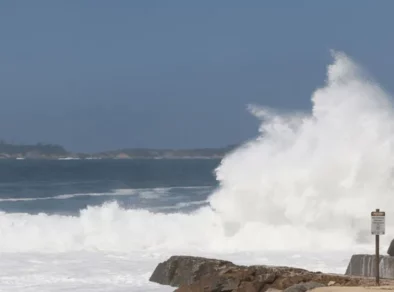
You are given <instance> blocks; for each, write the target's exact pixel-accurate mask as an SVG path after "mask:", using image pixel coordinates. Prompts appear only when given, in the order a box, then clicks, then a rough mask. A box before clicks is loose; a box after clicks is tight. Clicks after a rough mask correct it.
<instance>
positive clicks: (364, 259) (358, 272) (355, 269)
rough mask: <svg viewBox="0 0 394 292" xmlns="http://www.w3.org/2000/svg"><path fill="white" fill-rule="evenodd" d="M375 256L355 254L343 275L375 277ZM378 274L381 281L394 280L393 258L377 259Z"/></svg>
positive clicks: (381, 257) (382, 257) (383, 257)
mask: <svg viewBox="0 0 394 292" xmlns="http://www.w3.org/2000/svg"><path fill="white" fill-rule="evenodd" d="M375 270H376V268H375V255H368V254H356V255H353V256H352V258H351V259H350V262H349V265H348V267H347V270H346V273H345V275H349V276H362V277H375ZM379 273H380V278H382V279H394V257H390V256H380V257H379Z"/></svg>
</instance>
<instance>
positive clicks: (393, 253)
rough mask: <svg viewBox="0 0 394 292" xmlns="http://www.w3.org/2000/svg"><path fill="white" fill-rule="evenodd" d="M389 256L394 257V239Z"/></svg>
mask: <svg viewBox="0 0 394 292" xmlns="http://www.w3.org/2000/svg"><path fill="white" fill-rule="evenodd" d="M387 254H388V255H389V256H392V257H394V239H393V240H392V241H391V243H390V246H389V249H388V250H387Z"/></svg>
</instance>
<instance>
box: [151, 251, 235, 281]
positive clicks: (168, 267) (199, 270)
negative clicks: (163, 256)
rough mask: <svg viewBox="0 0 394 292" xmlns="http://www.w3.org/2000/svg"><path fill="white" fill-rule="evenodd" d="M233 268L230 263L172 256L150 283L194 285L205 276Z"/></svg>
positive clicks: (152, 277) (157, 269) (161, 264)
mask: <svg viewBox="0 0 394 292" xmlns="http://www.w3.org/2000/svg"><path fill="white" fill-rule="evenodd" d="M232 266H234V264H233V263H231V262H228V261H221V260H214V259H206V258H199V257H187V256H172V257H170V258H169V259H168V260H167V261H165V262H164V263H160V264H159V265H158V266H157V267H156V269H155V271H154V272H153V274H152V276H151V277H150V279H149V281H151V282H155V283H158V284H162V285H170V286H173V287H179V286H180V285H181V284H192V283H194V282H196V281H197V280H198V279H200V278H201V276H203V275H207V274H212V273H215V272H217V271H220V270H222V269H224V268H229V267H232Z"/></svg>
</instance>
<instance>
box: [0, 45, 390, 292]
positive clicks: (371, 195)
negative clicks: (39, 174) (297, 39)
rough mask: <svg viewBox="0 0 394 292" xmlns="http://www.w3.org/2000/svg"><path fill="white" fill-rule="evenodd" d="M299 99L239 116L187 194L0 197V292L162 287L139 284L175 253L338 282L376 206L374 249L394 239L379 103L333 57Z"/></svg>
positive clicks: (386, 101) (142, 190)
mask: <svg viewBox="0 0 394 292" xmlns="http://www.w3.org/2000/svg"><path fill="white" fill-rule="evenodd" d="M312 90H313V89H312ZM311 101H312V109H311V111H310V112H304V113H302V112H287V113H283V112H280V111H275V110H273V109H268V108H265V107H260V106H251V107H250V108H249V109H250V111H251V113H252V114H254V115H255V116H256V117H257V118H258V119H259V120H261V125H260V128H259V133H258V135H257V137H256V138H255V139H253V140H251V141H248V142H246V143H245V144H244V145H242V146H241V147H239V148H238V149H236V150H234V151H233V152H231V153H229V154H228V155H227V156H226V157H224V159H223V160H222V161H220V162H218V165H214V167H213V166H212V165H210V166H209V167H212V170H215V172H214V174H215V179H216V182H215V183H213V182H212V181H209V179H208V177H207V178H204V179H201V181H198V183H197V184H194V185H191V183H186V182H185V180H182V178H181V177H180V175H181V172H179V174H177V175H179V181H180V182H181V181H183V182H184V183H186V185H182V186H173V185H171V186H164V187H163V186H156V187H152V188H148V187H138V186H137V187H135V188H119V187H117V186H116V185H114V187H113V188H112V189H109V190H105V191H97V192H88V193H84V192H81V193H68V192H63V190H59V189H58V188H59V186H58V185H56V186H55V185H54V187H53V190H55V189H56V190H57V192H56V193H54V194H52V193H51V194H50V195H48V194H41V193H40V192H38V191H37V195H35V196H33V195H31V196H30V195H29V196H27V195H26V193H28V192H29V188H28V187H24V188H23V190H22V191H20V192H19V191H18V195H17V196H14V197H12V196H8V197H7V196H5V197H4V196H3V197H0V207H1V210H2V212H1V213H0V291H10V292H11V291H31V292H33V291H34V292H36V291H40V292H41V291H172V290H173V289H172V288H168V287H164V286H160V285H156V284H154V283H149V281H148V278H149V276H150V275H151V273H152V271H153V269H154V268H155V266H156V265H157V264H158V263H159V262H160V261H163V260H165V259H166V258H167V257H169V256H170V255H174V254H187V255H201V256H206V257H217V258H221V259H227V260H232V261H234V262H235V263H238V264H272V265H291V266H297V267H300V268H306V269H310V270H320V271H327V272H336V273H343V272H344V271H345V269H346V265H347V263H348V260H349V259H350V256H351V255H352V254H353V253H358V252H366V253H372V252H373V251H374V245H373V242H374V237H373V236H371V234H370V212H371V211H373V210H374V209H375V208H380V209H382V210H384V211H386V214H387V216H386V217H387V218H386V234H387V235H385V236H382V239H381V247H382V249H383V250H385V249H386V248H387V246H388V242H389V241H390V240H391V239H392V237H391V235H392V234H393V231H394V230H393V227H394V219H393V216H391V214H392V211H391V210H390V206H393V203H394V196H393V191H394V178H393V174H394V173H393V170H394V108H393V105H392V99H391V97H390V96H389V95H388V94H387V93H386V92H385V91H384V90H383V89H382V88H381V87H380V86H379V85H378V84H377V83H376V82H375V81H374V80H373V79H372V78H371V77H370V76H369V75H368V74H367V73H366V72H365V71H364V70H363V69H362V68H360V66H359V65H357V64H356V63H355V62H354V61H352V60H351V59H350V58H349V57H348V56H346V55H345V54H343V53H338V52H334V53H333V63H332V64H330V65H329V66H328V67H327V78H326V83H325V85H324V86H323V87H322V88H319V89H317V90H315V92H313V94H312V97H311ZM18 163H27V162H18ZM59 163H60V162H59ZM61 163H63V164H65V165H67V164H72V165H80V164H77V163H82V162H72V161H64V162H61ZM89 163H103V162H89ZM156 163H159V162H156ZM160 163H163V162H160ZM168 163H169V162H168ZM177 163H191V162H177ZM193 163H198V165H199V166H198V167H202V166H201V165H200V162H193ZM201 163H202V162H201ZM204 163H208V162H204ZM160 165H161V164H160ZM185 165H186V164H185ZM193 165H194V164H193ZM196 165H197V164H195V166H190V167H191V170H190V171H192V170H193V169H192V168H193V167H197V166H196ZM35 167H41V166H35ZM51 167H54V166H51ZM62 167H63V166H62ZM163 167H164V166H163ZM166 167H167V168H165V172H166V173H170V172H171V171H172V172H174V171H173V169H175V168H174V166H166ZM209 167H207V169H205V168H204V170H203V171H202V170H201V175H203V174H204V175H205V173H208V172H210V170H209V169H210V168H209ZM21 169H22V168H21ZM59 169H60V168H59ZM96 169H97V167H96ZM118 169H122V172H121V173H122V176H126V175H127V174H126V173H127V171H124V169H125V168H124V166H122V168H118ZM152 169H153V168H152ZM163 169H164V168H163ZM182 171H184V169H183V168H182ZM147 173H149V171H147ZM137 174H138V175H139V172H138V173H137V172H136V173H135V174H132V173H131V174H130V173H129V174H128V175H129V176H130V177H132V176H133V175H134V176H138V175H137ZM209 175H211V174H209ZM203 182H207V183H206V184H204V183H203ZM90 184H91V186H93V185H96V184H97V182H94V181H92V182H91V183H90ZM12 186H14V185H12ZM4 188H5V189H6V190H10V189H11V187H10V186H5V187H4ZM84 188H85V187H84ZM81 189H82V187H81ZM2 204H3V205H2ZM27 204H30V205H27ZM34 204H35V205H34ZM70 204H75V205H73V206H74V207H75V208H74V209H75V210H74V211H72V210H71V209H72V208H71V207H70V208H69V205H70ZM2 206H3V207H2ZM4 206H5V207H4ZM26 206H29V208H34V210H36V212H27V211H25V210H24V209H23V208H25V207H26ZM43 206H45V208H47V209H45V210H54V209H53V208H58V209H56V210H55V211H52V212H47V211H45V210H44V211H43V210H41V209H40V208H43ZM26 208H27V207H26ZM62 208H63V209H62ZM21 210H22V211H21Z"/></svg>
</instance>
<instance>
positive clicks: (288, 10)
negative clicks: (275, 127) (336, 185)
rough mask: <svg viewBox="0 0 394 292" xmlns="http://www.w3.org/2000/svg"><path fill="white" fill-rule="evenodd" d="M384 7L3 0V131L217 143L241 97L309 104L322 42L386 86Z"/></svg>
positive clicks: (7, 135) (225, 0)
mask: <svg viewBox="0 0 394 292" xmlns="http://www.w3.org/2000/svg"><path fill="white" fill-rule="evenodd" d="M392 11H394V1H391V0H380V1H376V0H370V1H363V0H347V1H340V0H334V1H312V0H311V1H301V0H299V1H281V0H267V1H260V0H256V1H253V0H248V1H233V0H215V1H209V0H202V1H185V0H168V1H163V0H149V1H146V0H133V1H129V0H117V1H110V0H106V1H102V0H81V1H66V0H63V1H60V0H59V1H52V0H47V1H42V0H35V1H28V0H25V1H20V0H8V1H1V2H0V138H1V139H4V140H6V141H9V142H13V143H38V142H43V143H56V144H61V145H63V146H65V147H66V148H67V149H68V150H71V151H81V152H82V151H83V152H94V151H101V150H110V149H119V148H128V147H149V148H197V147H222V146H226V145H229V144H234V143H240V142H243V141H246V140H248V139H251V138H253V137H255V136H256V135H257V130H258V125H259V123H258V121H257V120H256V119H255V118H254V117H253V116H252V115H251V114H250V113H249V112H248V111H247V106H248V105H249V104H258V105H263V106H269V107H273V108H277V109H280V110H286V111H288V110H304V111H310V109H311V102H310V97H311V94H312V93H313V91H314V90H315V89H316V88H317V87H320V86H322V85H323V84H324V81H325V70H326V66H327V65H328V64H329V63H330V62H331V61H332V59H331V55H330V50H331V49H334V50H339V51H343V52H345V53H346V54H348V55H349V56H350V57H352V58H353V59H354V60H356V61H357V62H359V63H361V65H362V66H364V67H365V68H367V70H368V71H369V72H370V73H371V74H372V75H373V76H374V77H375V79H377V81H378V82H379V83H380V84H381V85H382V86H383V87H384V88H385V89H386V90H387V91H388V92H390V93H392V92H393V91H394V84H393V82H392V81H393V76H394V66H393V65H394V58H393V53H394V37H393V31H392V30H393V27H394V18H393V17H392Z"/></svg>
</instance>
